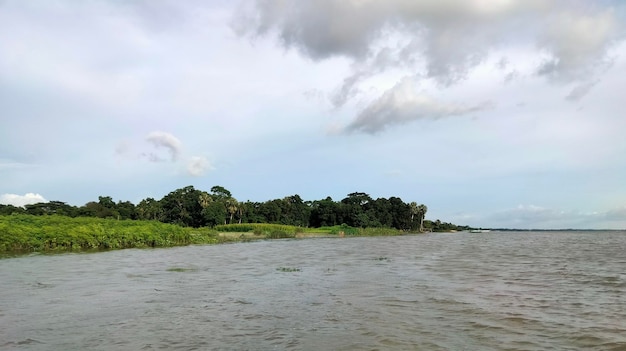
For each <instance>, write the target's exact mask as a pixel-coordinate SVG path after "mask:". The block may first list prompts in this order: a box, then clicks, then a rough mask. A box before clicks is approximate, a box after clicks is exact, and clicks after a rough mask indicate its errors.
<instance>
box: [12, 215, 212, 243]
mask: <svg viewBox="0 0 626 351" xmlns="http://www.w3.org/2000/svg"><path fill="white" fill-rule="evenodd" d="M217 242H218V239H217V233H216V232H215V231H212V230H209V229H205V228H201V229H194V228H183V227H180V226H177V225H172V224H165V223H161V222H156V221H131V220H122V221H117V220H113V219H100V218H86V217H84V218H80V217H79V218H70V217H64V216H56V215H54V216H31V215H10V216H0V252H16V251H17V252H30V251H64V250H89V249H123V248H131V247H168V246H179V245H189V244H210V243H217Z"/></svg>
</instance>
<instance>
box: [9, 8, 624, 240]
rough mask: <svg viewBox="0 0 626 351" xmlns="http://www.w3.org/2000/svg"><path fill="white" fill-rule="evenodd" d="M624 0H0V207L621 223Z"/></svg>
mask: <svg viewBox="0 0 626 351" xmlns="http://www.w3.org/2000/svg"><path fill="white" fill-rule="evenodd" d="M625 92H626V2H623V1H618V0H616V1H602V0H600V1H586V0H580V1H576V0H571V1H566V0H563V1H558V0H555V1H549V0H489V1H488V0H422V1H414V0H384V1H382V0H381V1H375V0H336V1H335V0H299V1H286V0H257V1H254V0H251V1H243V2H239V3H238V2H236V1H220V0H215V1H200V0H198V1H177V0H172V1H167V0H143V1H140V0H138V1H113V0H110V1H105V0H94V1H73V0H50V1H35V0H33V1H24V0H0V203H4V204H9V203H10V204H15V205H24V204H27V203H33V202H39V201H52V200H56V201H64V202H67V203H69V204H71V205H76V206H81V205H84V204H85V203H86V202H88V201H97V199H98V196H111V197H113V199H114V200H115V201H119V200H122V201H131V202H133V203H135V204H137V203H138V202H139V201H141V200H142V199H144V198H147V197H152V198H156V199H160V198H162V197H163V196H164V195H166V194H168V193H169V192H171V191H173V190H175V189H178V188H181V187H184V186H187V185H193V186H194V187H196V188H197V189H200V190H206V191H208V190H210V188H211V187H212V186H214V185H221V186H224V187H225V188H226V189H228V190H230V191H231V192H232V193H233V196H234V197H235V198H237V199H238V200H239V201H245V200H252V201H266V200H271V199H276V198H283V197H285V196H289V195H293V194H299V195H300V196H301V197H302V198H303V199H304V200H319V199H323V198H325V197H326V196H331V197H332V198H333V199H334V200H336V201H338V200H341V199H342V198H344V197H345V196H346V195H347V194H348V193H351V192H356V191H358V192H365V193H368V194H370V196H372V197H373V198H378V197H386V198H388V197H391V196H398V197H400V198H402V200H403V201H405V202H411V201H416V202H417V203H423V204H425V205H427V206H428V213H427V214H426V218H427V219H431V220H435V219H440V220H442V221H446V222H452V223H455V224H467V225H471V226H475V227H509V228H522V229H528V228H607V229H623V228H626V156H625V155H626V115H625V111H626V93H625Z"/></svg>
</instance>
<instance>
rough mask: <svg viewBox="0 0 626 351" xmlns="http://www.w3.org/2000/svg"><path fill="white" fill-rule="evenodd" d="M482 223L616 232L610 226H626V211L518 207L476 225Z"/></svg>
mask: <svg viewBox="0 0 626 351" xmlns="http://www.w3.org/2000/svg"><path fill="white" fill-rule="evenodd" d="M478 217H480V216H478ZM479 221H480V222H485V223H491V225H492V226H493V227H502V228H526V229H530V228H536V229H567V228H583V229H584V228H617V227H615V226H614V225H612V224H610V223H614V224H617V225H618V226H619V225H620V224H626V207H620V208H614V209H610V210H608V211H604V212H583V211H577V210H560V209H555V208H547V207H541V206H535V205H519V206H517V207H515V208H510V209H505V210H502V211H498V212H495V213H492V214H490V215H487V216H485V217H482V218H478V220H476V222H479Z"/></svg>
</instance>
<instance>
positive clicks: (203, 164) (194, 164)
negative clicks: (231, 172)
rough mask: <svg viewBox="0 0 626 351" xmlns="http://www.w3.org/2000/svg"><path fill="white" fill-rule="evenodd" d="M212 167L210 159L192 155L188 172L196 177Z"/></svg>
mask: <svg viewBox="0 0 626 351" xmlns="http://www.w3.org/2000/svg"><path fill="white" fill-rule="evenodd" d="M211 169H212V167H211V164H210V163H209V160H207V158H206V157H203V156H192V157H191V159H190V160H189V163H188V164H187V173H188V174H189V175H191V176H194V177H200V176H203V175H205V174H206V173H207V172H208V171H210V170H211Z"/></svg>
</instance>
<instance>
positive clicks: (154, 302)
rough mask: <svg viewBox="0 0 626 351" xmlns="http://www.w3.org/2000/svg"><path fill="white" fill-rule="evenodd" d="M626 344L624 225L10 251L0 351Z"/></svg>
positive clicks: (0, 275)
mask: <svg viewBox="0 0 626 351" xmlns="http://www.w3.org/2000/svg"><path fill="white" fill-rule="evenodd" d="M13 349H19V350H157V349H166V350H626V233H625V232H549V233H548V232H516V233H514V232H490V233H476V234H470V233H456V234H436V233H433V234H425V235H407V236H399V237H372V238H325V239H304V240H273V241H259V242H251V243H238V244H227V245H215V246H188V247H177V248H168V249H146V250H138V249H130V250H119V251H109V252H99V253H82V254H56V255H29V256H20V257H4V258H2V259H0V350H13Z"/></svg>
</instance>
